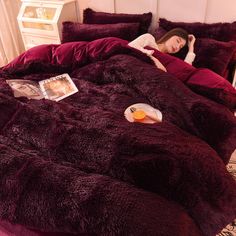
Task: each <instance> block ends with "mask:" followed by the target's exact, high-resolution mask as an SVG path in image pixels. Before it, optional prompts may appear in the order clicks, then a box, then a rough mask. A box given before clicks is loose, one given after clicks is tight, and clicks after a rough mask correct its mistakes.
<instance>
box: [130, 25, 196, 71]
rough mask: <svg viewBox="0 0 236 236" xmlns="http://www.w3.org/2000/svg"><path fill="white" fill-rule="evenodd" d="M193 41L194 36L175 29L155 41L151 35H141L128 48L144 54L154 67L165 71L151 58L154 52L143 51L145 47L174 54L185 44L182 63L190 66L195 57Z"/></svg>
mask: <svg viewBox="0 0 236 236" xmlns="http://www.w3.org/2000/svg"><path fill="white" fill-rule="evenodd" d="M195 40H196V39H195V37H194V35H192V34H191V35H190V34H188V32H187V31H186V30H184V29H181V28H175V29H172V30H170V31H169V32H167V33H166V34H165V35H164V36H162V37H161V38H160V39H159V40H157V41H156V40H155V38H154V37H153V36H152V35H151V34H148V33H147V34H143V35H141V36H139V37H138V38H136V39H135V40H133V41H132V42H130V43H129V46H130V47H133V48H136V49H138V50H140V51H141V52H143V53H145V54H146V55H148V56H149V57H150V58H151V59H152V60H153V61H154V63H155V65H156V66H157V67H158V68H159V69H161V70H164V71H167V70H166V68H165V66H164V65H163V64H162V63H161V62H160V61H159V60H158V59H157V58H155V57H153V56H152V54H153V53H154V51H153V50H148V49H145V47H147V46H149V47H152V48H155V49H157V50H158V51H160V52H163V53H169V54H175V53H177V52H179V51H180V50H181V49H182V48H183V47H184V46H185V45H186V44H188V53H187V55H186V57H185V59H184V61H185V62H187V63H189V64H190V65H192V62H193V61H194V59H195V56H196V55H195V53H194V43H195Z"/></svg>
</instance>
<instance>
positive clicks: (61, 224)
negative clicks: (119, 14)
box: [0, 38, 236, 236]
mask: <svg viewBox="0 0 236 236" xmlns="http://www.w3.org/2000/svg"><path fill="white" fill-rule="evenodd" d="M126 44H127V42H126V41H124V40H119V39H114V38H106V39H101V40H96V41H94V42H90V43H87V42H75V43H66V44H62V45H43V46H38V47H35V48H32V49H30V50H28V51H26V52H25V53H23V54H22V55H20V56H19V57H18V58H16V59H15V60H14V61H13V62H11V63H10V64H9V65H7V66H6V67H4V68H2V69H1V71H0V73H1V79H0V111H1V112H0V189H1V192H0V218H1V219H2V220H7V221H9V222H11V223H17V224H21V225H25V226H27V227H29V228H33V229H37V230H40V231H48V232H65V233H74V234H79V233H80V234H88V235H90V234H91V235H163V236H170V235H175V236H178V235H179V236H183V235H184V236H187V235H189V236H195V235H196V236H197V235H198V236H199V235H205V236H213V235H215V234H216V233H217V232H219V231H220V230H221V229H222V228H223V227H224V226H225V225H226V224H228V223H230V222H231V221H232V220H233V219H234V218H236V183H235V181H234V180H233V178H232V177H231V175H230V174H229V173H228V172H227V170H226V167H225V164H226V163H227V162H228V160H229V158H230V155H231V154H232V152H233V151H234V150H235V148H236V119H235V117H234V116H233V114H232V112H231V111H230V110H228V108H226V107H225V106H223V105H220V104H218V103H216V102H214V101H211V100H208V99H207V98H205V97H202V96H200V95H198V94H196V93H194V92H192V91H191V90H190V89H189V88H187V87H186V86H185V85H184V84H183V83H182V82H181V81H180V80H178V79H177V78H175V77H174V76H173V75H170V74H169V73H165V72H163V71H161V70H158V69H157V68H156V67H155V66H154V65H153V64H152V63H150V61H149V59H148V58H146V57H145V56H144V55H143V54H140V53H138V52H136V51H133V50H131V49H130V48H127V47H126ZM64 72H68V73H69V74H70V76H71V77H72V78H73V81H74V82H75V84H76V86H77V88H78V90H79V92H78V93H76V94H74V95H72V96H70V97H68V98H66V99H63V100H61V101H60V102H53V101H49V100H44V99H43V100H38V101H37V100H27V99H26V98H17V99H16V98H14V96H13V93H12V91H11V89H10V88H9V87H8V85H7V84H6V82H5V79H9V78H21V79H22V78H23V79H31V80H36V81H39V80H42V79H46V78H48V77H50V76H54V75H57V74H60V73H64ZM139 102H142V103H148V104H150V105H152V106H153V107H155V108H157V109H159V110H160V111H161V112H162V114H163V122H161V123H157V124H141V123H130V122H128V121H127V120H126V119H125V117H124V115H123V113H124V110H125V109H126V108H127V107H128V106H130V105H131V104H134V103H139Z"/></svg>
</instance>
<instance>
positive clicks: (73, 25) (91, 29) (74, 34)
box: [62, 21, 139, 43]
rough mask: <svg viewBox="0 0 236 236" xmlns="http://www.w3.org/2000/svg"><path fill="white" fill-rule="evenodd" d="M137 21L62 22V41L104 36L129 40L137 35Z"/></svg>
mask: <svg viewBox="0 0 236 236" xmlns="http://www.w3.org/2000/svg"><path fill="white" fill-rule="evenodd" d="M138 30H139V23H117V24H102V25H97V24H81V23H77V22H70V21H66V22H63V27H62V43H65V42H73V41H92V40H95V39H99V38H105V37H117V38H121V39H125V40H128V41H131V40H133V39H135V38H136V37H137V36H138Z"/></svg>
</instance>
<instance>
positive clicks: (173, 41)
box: [165, 35, 186, 54]
mask: <svg viewBox="0 0 236 236" xmlns="http://www.w3.org/2000/svg"><path fill="white" fill-rule="evenodd" d="M185 44H186V40H185V39H183V38H181V37H180V36H177V35H174V36H172V37H170V38H169V39H168V40H166V42H165V48H166V52H167V53H170V54H173V53H177V52H178V51H179V50H180V49H181V48H183V47H184V45H185Z"/></svg>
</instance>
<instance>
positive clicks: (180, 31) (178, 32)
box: [156, 28, 188, 59]
mask: <svg viewBox="0 0 236 236" xmlns="http://www.w3.org/2000/svg"><path fill="white" fill-rule="evenodd" d="M172 36H179V37H181V38H182V39H184V40H185V41H186V44H185V45H184V47H183V48H182V49H181V50H180V51H179V52H177V53H175V56H177V57H179V58H181V59H184V58H185V56H186V54H187V52H188V32H187V31H186V30H184V29H182V28H174V29H172V30H170V31H168V32H167V33H165V34H164V35H163V36H162V37H161V38H160V39H158V40H157V41H156V43H157V44H159V43H164V42H165V41H167V40H168V39H169V38H171V37H172Z"/></svg>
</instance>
